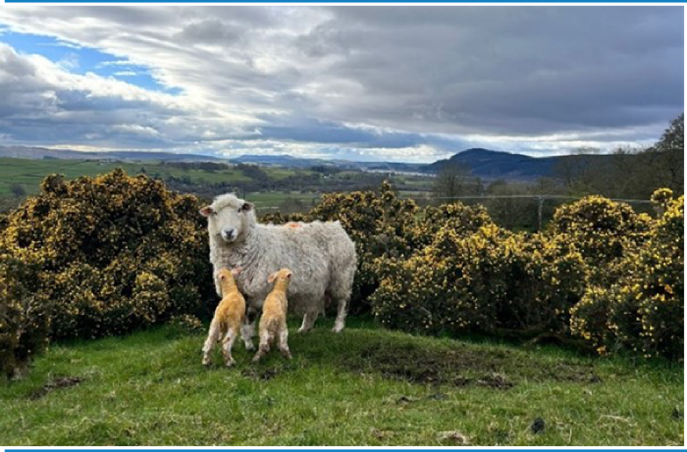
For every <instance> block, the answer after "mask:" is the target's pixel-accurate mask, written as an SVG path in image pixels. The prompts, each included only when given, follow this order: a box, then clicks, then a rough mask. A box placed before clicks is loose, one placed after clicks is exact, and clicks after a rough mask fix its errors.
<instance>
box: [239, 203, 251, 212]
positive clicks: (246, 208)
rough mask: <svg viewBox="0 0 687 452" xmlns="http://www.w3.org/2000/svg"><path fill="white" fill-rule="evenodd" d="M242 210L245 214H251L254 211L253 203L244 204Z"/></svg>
mask: <svg viewBox="0 0 687 452" xmlns="http://www.w3.org/2000/svg"><path fill="white" fill-rule="evenodd" d="M241 210H242V211H243V212H250V211H251V210H253V203H250V202H248V201H246V202H244V203H243V205H242V206H241Z"/></svg>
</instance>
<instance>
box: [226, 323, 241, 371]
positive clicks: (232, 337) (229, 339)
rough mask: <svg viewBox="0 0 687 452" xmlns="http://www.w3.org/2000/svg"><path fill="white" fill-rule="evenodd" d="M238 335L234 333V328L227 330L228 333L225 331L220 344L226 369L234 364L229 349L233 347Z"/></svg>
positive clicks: (236, 332)
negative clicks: (225, 333)
mask: <svg viewBox="0 0 687 452" xmlns="http://www.w3.org/2000/svg"><path fill="white" fill-rule="evenodd" d="M238 333H239V332H238V331H236V330H235V329H234V328H229V331H227V335H226V336H225V338H224V341H223V343H222V345H223V348H222V351H223V352H224V363H225V364H226V366H227V367H231V366H233V365H234V364H236V361H234V358H233V357H232V356H231V349H232V348H233V347H234V342H235V341H236V337H237V336H238V335H239V334H238Z"/></svg>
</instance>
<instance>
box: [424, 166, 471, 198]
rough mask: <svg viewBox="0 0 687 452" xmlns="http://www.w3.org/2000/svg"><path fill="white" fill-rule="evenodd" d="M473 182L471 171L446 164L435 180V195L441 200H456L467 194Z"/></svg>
mask: <svg viewBox="0 0 687 452" xmlns="http://www.w3.org/2000/svg"><path fill="white" fill-rule="evenodd" d="M470 182H471V176H470V170H468V169H467V168H466V167H464V166H462V165H460V164H458V163H455V162H450V163H448V164H446V165H445V166H444V167H443V168H442V169H441V171H439V174H437V177H436V179H435V180H434V190H433V191H434V195H435V196H437V197H441V198H454V197H456V196H460V195H462V194H465V191H466V188H467V186H468V185H469V183H470Z"/></svg>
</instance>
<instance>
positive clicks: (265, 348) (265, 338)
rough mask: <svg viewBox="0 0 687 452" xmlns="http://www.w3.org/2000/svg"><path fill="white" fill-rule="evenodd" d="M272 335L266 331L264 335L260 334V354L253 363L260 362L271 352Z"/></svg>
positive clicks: (258, 353) (254, 358)
mask: <svg viewBox="0 0 687 452" xmlns="http://www.w3.org/2000/svg"><path fill="white" fill-rule="evenodd" d="M270 339H271V338H270V333H269V332H267V331H265V332H264V333H263V332H262V331H261V332H260V345H259V346H258V352H257V353H256V354H255V356H254V357H253V362H254V363H257V362H258V361H260V358H262V357H263V356H265V355H266V354H267V352H269V351H270Z"/></svg>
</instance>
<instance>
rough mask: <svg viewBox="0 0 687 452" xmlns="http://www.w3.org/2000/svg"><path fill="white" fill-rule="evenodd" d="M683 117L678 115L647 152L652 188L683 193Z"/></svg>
mask: <svg viewBox="0 0 687 452" xmlns="http://www.w3.org/2000/svg"><path fill="white" fill-rule="evenodd" d="M684 126H685V115H684V113H682V114H680V116H678V117H677V118H675V119H674V120H673V121H672V122H671V123H670V126H669V127H668V128H667V129H666V130H665V131H664V132H663V136H661V139H660V140H659V142H658V143H656V145H655V146H654V147H653V148H651V149H650V150H649V152H648V155H649V168H650V170H651V171H652V173H653V175H654V178H655V181H654V185H655V187H654V188H658V187H667V188H670V189H671V190H673V192H675V193H677V194H682V193H684V192H685V187H684V174H685V127H684Z"/></svg>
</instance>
